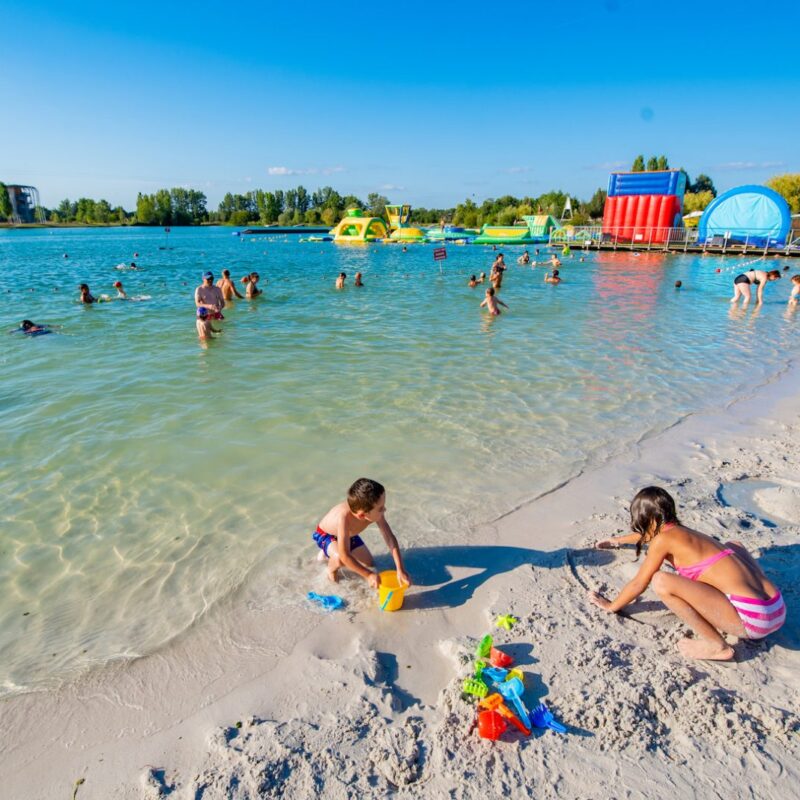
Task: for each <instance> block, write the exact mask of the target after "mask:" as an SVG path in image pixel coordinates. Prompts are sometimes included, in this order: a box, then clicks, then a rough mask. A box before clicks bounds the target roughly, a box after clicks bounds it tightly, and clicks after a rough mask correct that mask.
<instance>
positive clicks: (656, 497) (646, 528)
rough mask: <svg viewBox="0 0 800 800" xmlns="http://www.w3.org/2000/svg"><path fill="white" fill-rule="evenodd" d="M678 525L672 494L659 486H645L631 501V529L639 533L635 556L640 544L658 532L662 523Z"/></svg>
mask: <svg viewBox="0 0 800 800" xmlns="http://www.w3.org/2000/svg"><path fill="white" fill-rule="evenodd" d="M669 524H672V525H680V522H679V521H678V512H677V511H676V510H675V501H674V500H673V499H672V495H671V494H670V493H669V492H668V491H666V490H665V489H662V488H661V487H660V486H646V487H645V488H644V489H642V490H641V491H639V492H637V494H636V497H634V498H633V500H632V501H631V530H632V531H634V533H638V534H639V537H640V538H639V541H638V542H637V543H636V558H639V554H640V553H641V552H642V545H643V544H646V543H647V542H650V541H651V540H652V539H653V537H654V536H656V535H657V534H658V533H660V531H661V528H662V527H663V526H664V525H669Z"/></svg>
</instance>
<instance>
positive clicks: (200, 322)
mask: <svg viewBox="0 0 800 800" xmlns="http://www.w3.org/2000/svg"><path fill="white" fill-rule="evenodd" d="M196 325H197V336H198V338H199V339H200V341H201V342H204V341H205V340H206V339H213V338H214V336H213V335H212V334H215V333H222V331H221V330H217V328H215V327H214V326H213V325H212V324H211V312H210V311H209V310H208V309H207V308H205V307H204V306H200V307H199V308H198V309H197V323H196Z"/></svg>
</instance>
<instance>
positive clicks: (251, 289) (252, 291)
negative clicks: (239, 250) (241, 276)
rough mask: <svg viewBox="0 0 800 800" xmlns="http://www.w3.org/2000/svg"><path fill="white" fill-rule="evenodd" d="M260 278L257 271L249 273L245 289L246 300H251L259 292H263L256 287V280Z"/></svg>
mask: <svg viewBox="0 0 800 800" xmlns="http://www.w3.org/2000/svg"><path fill="white" fill-rule="evenodd" d="M259 280H260V277H259V274H258V273H257V272H251V273H250V280H249V281H248V282H247V289H246V291H245V297H247V299H248V300H252V299H253V298H254V297H258V296H259V295H260V294H264V292H262V291H261V289H259V288H258V281H259Z"/></svg>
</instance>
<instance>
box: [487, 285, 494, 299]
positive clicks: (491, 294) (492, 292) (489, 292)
mask: <svg viewBox="0 0 800 800" xmlns="http://www.w3.org/2000/svg"><path fill="white" fill-rule="evenodd" d="M486 294H488V295H489V297H494V289H493V288H492V287H491V286H490V287H489V288H488V289H487V290H486Z"/></svg>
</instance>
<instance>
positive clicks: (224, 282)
mask: <svg viewBox="0 0 800 800" xmlns="http://www.w3.org/2000/svg"><path fill="white" fill-rule="evenodd" d="M217 286H218V287H219V288H220V289H221V290H222V297H223V299H224V300H226V301H227V300H233V298H234V297H238V298H239V299H240V300H243V299H244V296H243V295H241V294H239V290H238V289H237V288H236V286H235V285H234V283H233V281H232V280H231V271H230V270H229V269H224V270H222V277H221V278H220V279H219V280H218V281H217Z"/></svg>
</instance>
